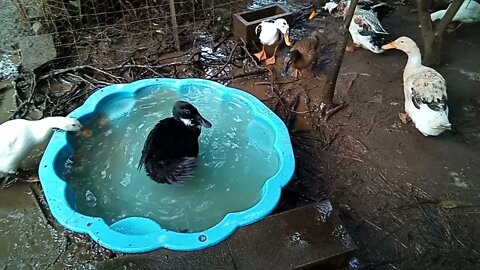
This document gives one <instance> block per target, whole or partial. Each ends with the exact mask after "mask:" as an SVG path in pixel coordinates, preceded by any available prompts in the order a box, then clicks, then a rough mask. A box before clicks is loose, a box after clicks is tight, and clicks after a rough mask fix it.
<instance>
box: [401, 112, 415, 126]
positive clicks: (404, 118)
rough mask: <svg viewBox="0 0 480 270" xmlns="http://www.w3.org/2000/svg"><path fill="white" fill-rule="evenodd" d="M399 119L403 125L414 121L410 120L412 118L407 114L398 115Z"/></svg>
mask: <svg viewBox="0 0 480 270" xmlns="http://www.w3.org/2000/svg"><path fill="white" fill-rule="evenodd" d="M398 118H400V121H402V123H404V124H406V123H408V122H410V121H412V119H411V118H410V116H408V114H407V113H402V112H401V113H398Z"/></svg>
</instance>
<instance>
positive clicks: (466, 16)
mask: <svg viewBox="0 0 480 270" xmlns="http://www.w3.org/2000/svg"><path fill="white" fill-rule="evenodd" d="M448 8H450V5H449V6H448ZM446 12H447V10H446V9H445V10H439V11H437V12H434V13H432V14H430V17H431V19H432V21H436V20H441V19H442V18H443V16H445V13H446ZM452 21H459V22H462V23H474V22H479V21H480V4H479V3H477V2H476V1H475V0H465V1H463V3H462V5H461V6H460V9H459V10H458V11H457V14H455V16H454V17H453V19H452Z"/></svg>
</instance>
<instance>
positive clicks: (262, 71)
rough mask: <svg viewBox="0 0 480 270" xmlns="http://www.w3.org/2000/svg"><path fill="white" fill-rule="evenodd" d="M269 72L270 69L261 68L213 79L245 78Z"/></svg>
mask: <svg viewBox="0 0 480 270" xmlns="http://www.w3.org/2000/svg"><path fill="white" fill-rule="evenodd" d="M267 72H268V69H260V70H255V71H250V72H246V73H240V74H237V75H231V76H224V77H219V78H212V79H211V80H212V81H227V80H234V79H238V78H244V77H248V76H253V75H260V74H264V73H267Z"/></svg>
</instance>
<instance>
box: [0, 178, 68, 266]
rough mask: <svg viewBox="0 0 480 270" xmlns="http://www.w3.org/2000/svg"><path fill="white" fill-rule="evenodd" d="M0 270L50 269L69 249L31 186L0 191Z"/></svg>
mask: <svg viewBox="0 0 480 270" xmlns="http://www.w3.org/2000/svg"><path fill="white" fill-rule="evenodd" d="M0 238H1V239H2V241H0V268H1V269H48V268H49V267H51V266H52V265H53V264H55V263H56V262H57V260H58V257H59V256H60V255H61V254H62V253H63V250H64V249H65V247H66V245H67V241H66V239H65V238H64V237H63V236H62V234H61V233H58V232H57V231H56V230H54V229H53V228H52V227H51V226H50V225H48V223H47V221H46V220H45V218H44V216H43V213H42V212H41V210H40V208H38V205H37V203H36V201H35V197H34V195H33V194H32V191H31V190H30V188H29V187H28V185H14V186H12V187H10V188H8V189H5V190H0Z"/></svg>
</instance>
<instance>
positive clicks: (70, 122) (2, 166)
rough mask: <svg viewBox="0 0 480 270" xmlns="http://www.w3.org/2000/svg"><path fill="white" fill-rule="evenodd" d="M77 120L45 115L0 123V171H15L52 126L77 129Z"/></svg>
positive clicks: (44, 139)
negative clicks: (36, 119) (33, 118)
mask: <svg viewBox="0 0 480 270" xmlns="http://www.w3.org/2000/svg"><path fill="white" fill-rule="evenodd" d="M81 127H82V125H81V124H80V122H78V120H76V119H73V118H67V117H47V118H44V119H41V120H38V121H29V120H25V119H15V120H10V121H7V122H5V123H3V124H1V125H0V173H15V171H16V170H17V168H18V164H19V163H20V162H21V161H22V160H23V159H24V158H25V157H27V155H28V154H29V153H30V151H31V150H32V149H33V148H34V147H35V146H37V145H39V144H41V143H44V142H45V141H46V140H47V139H48V138H49V137H50V135H52V133H53V129H54V128H58V129H62V130H66V131H79V130H80V128H81Z"/></svg>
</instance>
